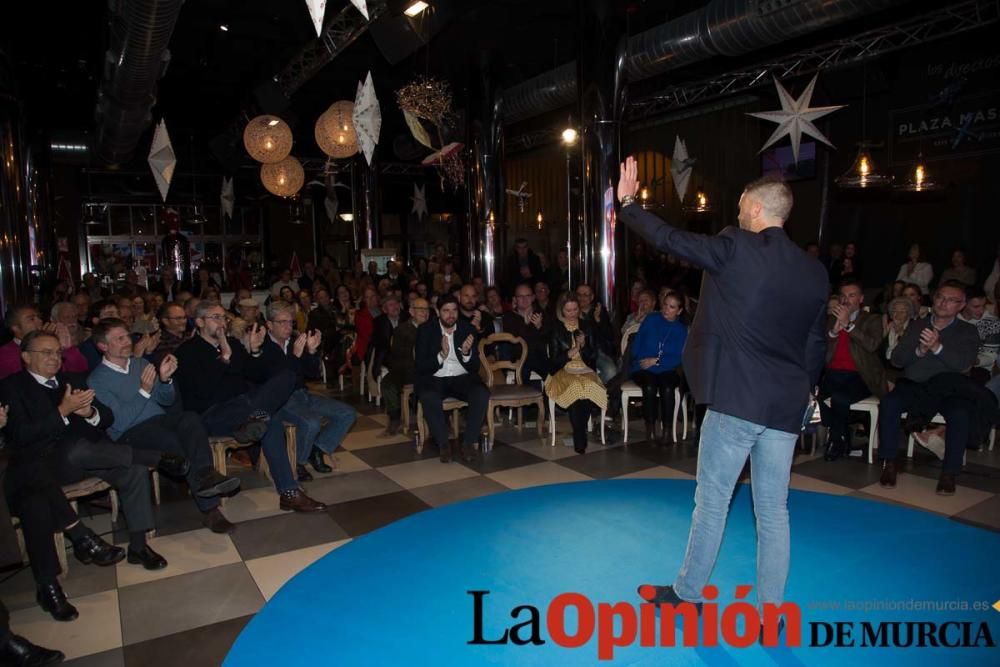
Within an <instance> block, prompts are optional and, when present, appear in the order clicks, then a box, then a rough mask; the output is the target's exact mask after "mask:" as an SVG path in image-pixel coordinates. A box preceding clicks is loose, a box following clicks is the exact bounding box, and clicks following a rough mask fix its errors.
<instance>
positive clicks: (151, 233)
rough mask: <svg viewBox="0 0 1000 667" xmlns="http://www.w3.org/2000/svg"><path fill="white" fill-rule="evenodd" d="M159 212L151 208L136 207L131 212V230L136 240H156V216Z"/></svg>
mask: <svg viewBox="0 0 1000 667" xmlns="http://www.w3.org/2000/svg"><path fill="white" fill-rule="evenodd" d="M158 213H159V210H158V209H157V208H155V207H152V206H136V207H135V208H134V209H133V210H132V230H133V232H134V233H135V237H136V239H139V238H146V239H154V238H156V216H157V214H158Z"/></svg>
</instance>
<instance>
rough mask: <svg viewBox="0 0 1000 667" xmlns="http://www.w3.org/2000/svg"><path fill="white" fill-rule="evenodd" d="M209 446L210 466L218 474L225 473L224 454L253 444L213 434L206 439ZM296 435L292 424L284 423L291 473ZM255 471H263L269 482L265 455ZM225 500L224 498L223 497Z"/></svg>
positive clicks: (268, 468)
mask: <svg viewBox="0 0 1000 667" xmlns="http://www.w3.org/2000/svg"><path fill="white" fill-rule="evenodd" d="M208 444H209V447H211V449H212V466H213V467H214V468H215V469H216V470H217V471H218V472H219V474H220V475H225V474H226V454H227V453H228V452H230V451H233V450H236V449H243V448H244V447H249V446H250V445H252V444H254V443H252V442H237V441H236V440H234V439H233V438H232V437H230V436H213V437H209V439H208ZM296 447H297V435H296V428H295V426H294V425H293V424H285V448H286V450H287V452H288V463H289V465H291V467H292V474H294V473H295V466H296V464H297V462H298V455H297V453H296ZM257 471H258V472H261V473H263V474H264V475H265V476H266V477H267V478H268V479H269V480H271V482H272V483H273V482H274V477H273V476H272V475H271V468H270V467H269V466H268V465H267V457H265V456H264V455H263V454H261V457H260V459H259V460H258V462H257ZM223 500H225V499H223Z"/></svg>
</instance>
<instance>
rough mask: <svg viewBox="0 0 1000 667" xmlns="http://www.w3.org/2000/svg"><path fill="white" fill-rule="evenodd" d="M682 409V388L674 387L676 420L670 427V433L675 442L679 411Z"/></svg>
mask: <svg viewBox="0 0 1000 667" xmlns="http://www.w3.org/2000/svg"><path fill="white" fill-rule="evenodd" d="M680 409H681V390H680V389H674V420H673V425H672V426H671V429H670V435H672V436H673V438H674V442H677V413H678V412H679V411H680Z"/></svg>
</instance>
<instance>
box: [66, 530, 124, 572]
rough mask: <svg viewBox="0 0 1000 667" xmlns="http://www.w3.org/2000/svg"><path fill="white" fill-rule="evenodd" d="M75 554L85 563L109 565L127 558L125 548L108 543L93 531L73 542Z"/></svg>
mask: <svg viewBox="0 0 1000 667" xmlns="http://www.w3.org/2000/svg"><path fill="white" fill-rule="evenodd" d="M73 555H74V556H76V559H77V560H78V561H80V562H81V563H83V564H84V565H90V564H91V563H93V564H94V565H100V566H101V567H107V566H108V565H114V564H115V563H120V562H121V561H122V560H123V559H124V558H125V550H124V549H122V548H121V547H116V546H112V545H110V544H108V543H107V542H105V541H104V540H102V539H101V538H100V537H98V536H97V535H95V534H94V533H91V534H90V535H87V536H86V537H82V538H80V539H79V540H77V541H76V542H74V543H73Z"/></svg>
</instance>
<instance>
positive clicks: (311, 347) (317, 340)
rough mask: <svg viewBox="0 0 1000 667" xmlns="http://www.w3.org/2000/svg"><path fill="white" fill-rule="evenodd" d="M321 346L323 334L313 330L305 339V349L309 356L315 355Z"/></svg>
mask: <svg viewBox="0 0 1000 667" xmlns="http://www.w3.org/2000/svg"><path fill="white" fill-rule="evenodd" d="M322 344H323V333H322V332H321V331H320V330H319V329H313V330H312V331H310V332H309V336H308V337H307V338H306V349H307V350H308V351H309V354H316V352H317V351H318V350H319V346H320V345H322Z"/></svg>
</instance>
